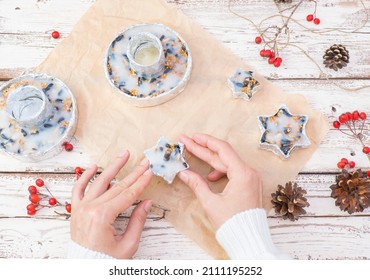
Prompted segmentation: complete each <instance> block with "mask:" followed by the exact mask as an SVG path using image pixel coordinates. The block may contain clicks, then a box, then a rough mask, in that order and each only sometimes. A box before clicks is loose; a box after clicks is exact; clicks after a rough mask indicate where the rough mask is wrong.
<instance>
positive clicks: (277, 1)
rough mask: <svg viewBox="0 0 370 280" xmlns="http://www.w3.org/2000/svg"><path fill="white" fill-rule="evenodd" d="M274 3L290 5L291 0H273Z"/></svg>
mask: <svg viewBox="0 0 370 280" xmlns="http://www.w3.org/2000/svg"><path fill="white" fill-rule="evenodd" d="M275 2H276V3H292V0H275Z"/></svg>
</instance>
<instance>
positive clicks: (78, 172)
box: [74, 166, 83, 175]
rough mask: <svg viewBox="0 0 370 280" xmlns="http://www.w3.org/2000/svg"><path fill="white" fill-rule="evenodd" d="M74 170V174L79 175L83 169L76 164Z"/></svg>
mask: <svg viewBox="0 0 370 280" xmlns="http://www.w3.org/2000/svg"><path fill="white" fill-rule="evenodd" d="M74 171H75V174H78V175H81V174H82V173H83V169H82V168H81V167H79V166H77V167H76V168H75V170H74Z"/></svg>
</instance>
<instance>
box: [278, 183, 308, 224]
mask: <svg viewBox="0 0 370 280" xmlns="http://www.w3.org/2000/svg"><path fill="white" fill-rule="evenodd" d="M305 194H307V192H306V191H305V190H304V189H302V188H301V187H297V183H294V184H293V183H292V182H288V183H286V184H285V188H284V187H283V186H281V185H278V189H277V191H276V192H275V193H272V194H271V197H272V200H271V203H272V205H273V207H274V208H275V213H276V214H278V215H280V216H282V218H283V219H284V220H286V219H290V220H291V221H294V220H298V218H299V216H300V215H302V214H306V210H304V209H303V208H304V207H306V206H310V204H309V203H308V202H307V198H305Z"/></svg>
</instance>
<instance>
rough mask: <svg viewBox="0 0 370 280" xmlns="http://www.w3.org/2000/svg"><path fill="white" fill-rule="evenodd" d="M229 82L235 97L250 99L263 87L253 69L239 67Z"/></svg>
mask: <svg viewBox="0 0 370 280" xmlns="http://www.w3.org/2000/svg"><path fill="white" fill-rule="evenodd" d="M227 82H228V84H229V86H230V88H231V90H232V92H233V95H234V97H235V98H243V99H244V100H247V101H250V100H251V98H252V97H253V95H254V94H255V93H256V92H257V91H258V90H260V89H261V84H260V82H258V81H257V80H256V79H255V78H254V74H253V71H246V70H242V69H240V68H239V69H237V70H236V72H235V74H234V76H231V77H229V78H228V79H227Z"/></svg>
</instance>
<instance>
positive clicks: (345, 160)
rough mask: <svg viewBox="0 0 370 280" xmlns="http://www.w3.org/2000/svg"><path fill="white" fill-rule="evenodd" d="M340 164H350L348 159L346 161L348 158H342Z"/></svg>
mask: <svg viewBox="0 0 370 280" xmlns="http://www.w3.org/2000/svg"><path fill="white" fill-rule="evenodd" d="M340 162H344V164H347V163H348V159H346V158H342V159H341V160H340Z"/></svg>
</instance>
